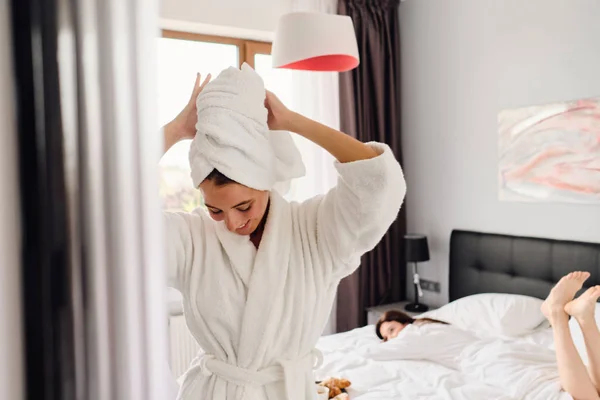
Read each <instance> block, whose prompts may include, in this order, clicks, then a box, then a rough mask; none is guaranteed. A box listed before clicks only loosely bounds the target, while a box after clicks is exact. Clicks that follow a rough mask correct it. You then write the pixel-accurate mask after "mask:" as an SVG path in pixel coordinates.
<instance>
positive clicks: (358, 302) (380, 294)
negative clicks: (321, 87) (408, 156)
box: [337, 0, 406, 332]
mask: <svg viewBox="0 0 600 400" xmlns="http://www.w3.org/2000/svg"><path fill="white" fill-rule="evenodd" d="M398 6H399V0H339V3H338V14H341V15H348V16H350V17H351V18H352V20H353V22H354V28H355V30H356V37H357V40H358V50H359V53H360V66H359V67H358V68H356V69H354V70H352V71H349V72H344V73H341V74H340V123H341V129H342V131H343V132H346V133H347V134H349V135H352V136H354V137H355V138H357V139H359V140H360V141H362V142H368V141H377V142H383V143H387V144H388V145H389V146H390V147H391V148H392V150H393V151H394V153H395V155H396V157H397V159H398V160H399V161H400V163H401V164H402V142H401V133H400V55H399V54H400V32H399V15H398V13H399V10H398ZM405 232H406V209H405V207H404V206H403V207H402V210H401V211H400V215H399V216H398V219H397V221H396V222H395V223H394V224H393V225H392V226H391V228H390V230H389V231H388V233H387V234H386V236H385V237H384V238H383V240H382V241H381V243H380V244H379V245H378V246H377V247H376V248H375V249H374V250H372V251H371V252H369V253H367V254H366V255H365V256H364V257H363V259H362V264H361V267H360V268H359V269H358V270H357V271H356V272H355V273H354V274H352V275H351V276H349V277H347V278H346V279H344V280H343V281H342V282H341V284H340V287H339V291H338V301H337V331H338V332H343V331H346V330H349V329H353V328H356V327H359V326H363V325H365V324H366V310H365V309H366V308H367V307H369V306H375V305H380V304H385V303H390V302H394V301H399V300H402V299H404V296H405V289H406V273H405V272H406V263H405V262H404V247H403V242H402V239H403V237H404V234H405Z"/></svg>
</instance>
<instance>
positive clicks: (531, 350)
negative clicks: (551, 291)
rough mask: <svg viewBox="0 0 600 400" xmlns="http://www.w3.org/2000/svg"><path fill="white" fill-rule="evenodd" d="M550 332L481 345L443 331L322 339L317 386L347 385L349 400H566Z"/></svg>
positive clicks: (363, 331) (434, 327)
mask: <svg viewBox="0 0 600 400" xmlns="http://www.w3.org/2000/svg"><path fill="white" fill-rule="evenodd" d="M551 339H552V332H551V330H550V329H546V330H543V331H538V332H536V333H535V334H533V335H529V336H525V337H522V338H520V339H511V340H509V339H493V338H485V339H482V338H479V337H477V336H475V335H472V334H470V333H468V332H466V331H463V330H461V329H458V328H455V327H453V326H448V325H440V324H427V325H423V326H420V327H418V326H409V327H407V328H405V329H404V330H403V331H402V332H401V334H400V335H399V336H398V338H396V339H393V340H390V341H389V342H387V343H381V342H380V341H379V339H378V338H377V337H376V336H375V332H374V327H373V326H368V327H364V328H360V329H356V330H354V331H351V332H347V333H343V334H338V335H332V336H326V337H323V338H321V340H320V341H319V343H318V345H317V346H318V348H319V349H320V350H321V351H322V352H323V354H324V364H323V366H322V367H321V368H320V369H319V370H318V371H317V378H318V379H322V378H324V377H326V376H336V377H346V378H348V379H349V380H350V381H351V382H352V387H351V390H350V392H349V394H350V398H351V399H352V400H369V399H373V400H374V399H379V400H385V399H407V400H408V399H417V398H427V399H440V400H442V399H443V400H463V399H464V400H467V399H469V400H471V399H473V400H478V399H486V400H488V399H489V400H520V399H524V400H566V399H572V398H571V396H569V395H568V394H567V393H565V392H562V391H561V388H560V383H559V379H558V370H557V367H556V360H555V355H554V352H553V350H552V349H551V348H550V346H549V344H551V343H552V340H551Z"/></svg>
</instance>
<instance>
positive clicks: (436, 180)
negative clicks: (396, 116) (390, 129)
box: [400, 0, 600, 304]
mask: <svg viewBox="0 0 600 400" xmlns="http://www.w3.org/2000/svg"><path fill="white" fill-rule="evenodd" d="M599 21H600V2H599V1H597V0H526V1H524V0H408V1H406V2H403V3H402V4H401V6H400V22H401V46H402V47H401V55H402V74H403V75H402V93H403V95H402V107H403V109H402V127H403V135H404V137H403V145H404V160H405V169H406V179H407V183H408V195H407V196H408V198H407V207H408V228H409V231H416V232H421V233H425V234H427V235H428V236H429V239H430V249H431V253H432V254H431V256H432V260H431V261H430V262H429V263H426V264H423V265H421V268H420V272H421V275H422V276H423V277H424V278H429V279H433V280H436V281H439V282H441V283H442V293H441V295H436V294H432V293H429V292H426V297H425V301H426V302H429V303H431V304H440V303H442V302H445V301H446V300H447V290H448V283H447V274H448V250H449V238H450V232H451V230H452V229H455V228H461V229H471V230H477V231H486V232H499V233H508V234H516V235H531V236H539V237H551V238H561V239H573V240H582V241H593V242H600V205H599V206H582V205H568V204H522V203H501V202H499V201H498V194H497V152H498V140H497V127H496V121H497V113H498V111H500V110H501V109H503V108H512V107H520V106H527V105H536V104H544V103H548V102H555V101H561V100H570V99H577V98H584V97H589V96H600V23H599ZM573 267H575V266H573ZM409 282H411V281H410V280H409ZM410 286H411V285H410V283H409V287H410ZM410 289H411V293H412V288H410Z"/></svg>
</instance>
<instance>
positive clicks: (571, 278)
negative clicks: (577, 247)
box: [542, 271, 590, 322]
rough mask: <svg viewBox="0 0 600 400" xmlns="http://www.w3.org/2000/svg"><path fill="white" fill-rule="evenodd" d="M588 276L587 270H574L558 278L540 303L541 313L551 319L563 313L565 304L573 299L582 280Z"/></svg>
mask: <svg viewBox="0 0 600 400" xmlns="http://www.w3.org/2000/svg"><path fill="white" fill-rule="evenodd" d="M589 277H590V273H589V272H581V271H576V272H571V273H570V274H568V275H566V276H563V277H562V278H560V281H558V283H557V284H556V286H554V287H553V288H552V290H551V291H550V294H549V295H548V297H547V298H546V300H545V301H544V303H543V304H542V313H544V315H545V316H546V318H548V320H551V319H552V318H553V317H555V316H557V315H561V314H562V315H564V314H565V306H566V305H567V303H568V302H570V301H571V300H573V297H575V294H576V293H577V291H578V290H579V289H581V287H582V286H583V282H585V280H586V279H587V278H589ZM550 322H552V321H550Z"/></svg>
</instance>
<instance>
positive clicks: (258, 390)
mask: <svg viewBox="0 0 600 400" xmlns="http://www.w3.org/2000/svg"><path fill="white" fill-rule="evenodd" d="M199 83H200V78H199V77H198V79H197V81H196V84H195V86H194V91H193V93H192V97H191V99H190V102H189V104H188V105H187V106H186V107H185V109H184V110H183V111H182V112H181V113H180V114H179V115H178V116H177V117H176V118H175V120H173V121H172V122H171V123H169V124H168V125H167V126H165V127H164V134H165V144H166V149H165V151H166V150H168V148H169V147H170V146H171V145H173V144H175V143H176V142H177V141H179V140H181V139H191V138H194V142H193V143H192V149H191V150H190V163H191V166H192V178H193V180H194V184H196V185H197V186H198V188H199V189H200V190H201V192H202V195H203V198H204V201H205V204H206V207H207V209H208V213H206V212H205V211H203V210H198V211H196V212H194V213H166V214H165V221H166V230H167V239H166V240H167V243H166V246H167V254H168V260H167V261H168V268H169V283H170V285H171V286H173V287H175V288H176V289H178V290H179V291H180V292H181V293H182V295H183V298H184V310H185V318H186V321H187V324H188V327H189V328H190V331H191V333H192V334H193V335H194V337H195V338H196V340H197V341H198V343H199V344H200V347H201V348H202V349H203V352H202V353H201V354H200V355H199V356H198V357H197V358H196V359H195V360H194V362H193V363H192V365H191V367H190V369H189V370H188V372H187V373H186V374H185V375H184V377H183V383H182V387H181V390H180V393H179V399H184V400H191V399H200V398H201V399H227V400H229V399H247V400H250V399H252V400H261V399H269V400H275V399H277V400H279V399H291V400H305V399H311V398H313V396H314V393H315V388H314V378H313V374H312V368H313V367H314V366H315V364H316V363H317V361H318V358H319V353H318V351H316V350H314V346H315V343H316V342H317V339H318V338H319V336H320V335H321V332H322V330H323V328H324V326H325V324H326V322H327V318H328V316H329V313H330V309H331V306H332V303H333V300H334V297H335V293H336V289H337V285H338V283H339V282H340V280H341V279H342V278H343V277H345V276H347V275H349V274H351V273H352V272H353V271H354V270H355V269H356V268H358V266H359V263H360V257H361V255H362V254H364V253H365V252H367V251H369V250H370V249H372V248H373V247H374V246H375V245H376V244H377V243H378V242H379V240H381V238H382V237H383V235H384V234H385V232H386V231H387V229H388V228H389V226H390V224H391V223H392V222H393V221H394V220H395V218H396V216H397V213H398V211H399V209H400V206H401V204H402V201H403V199H404V195H405V191H406V186H405V182H404V178H403V174H402V170H401V168H400V165H399V164H398V162H397V161H396V159H395V158H394V155H393V154H392V151H391V150H390V148H389V147H388V146H387V145H385V144H380V143H369V144H364V143H361V142H359V141H357V140H356V139H353V138H351V137H349V136H348V135H346V134H344V133H341V132H339V131H337V130H335V129H331V128H329V127H327V126H324V125H322V124H320V123H318V122H315V121H313V120H310V119H308V118H306V117H304V116H302V115H299V114H297V113H294V112H292V111H290V110H289V109H287V108H286V107H285V106H284V105H283V104H282V103H281V101H280V100H279V99H278V98H277V97H276V96H275V95H274V94H272V93H270V92H265V90H264V85H263V83H262V80H261V79H260V77H259V76H258V75H257V74H256V73H255V72H254V71H253V70H252V69H251V68H250V67H248V66H246V65H244V66H243V67H242V68H241V70H238V69H235V68H230V69H228V70H225V71H223V72H222V73H221V74H220V75H219V77H217V78H216V79H215V80H213V81H212V82H210V83H208V84H206V81H205V82H204V83H203V84H202V85H199ZM265 97H266V99H265ZM273 131H290V132H293V133H294V134H297V135H301V136H303V137H305V138H307V139H309V140H311V141H313V142H314V143H316V144H317V145H319V146H321V147H322V148H323V149H325V150H326V151H328V152H329V153H331V154H332V155H333V156H334V157H335V158H336V159H337V161H336V163H335V168H336V169H337V172H338V183H337V185H336V186H335V187H334V188H333V189H332V190H331V191H329V192H328V193H327V194H325V195H322V196H317V197H314V198H312V199H309V200H307V201H305V202H303V203H301V204H299V203H290V202H288V201H286V200H285V199H284V198H283V197H282V195H281V193H280V191H279V190H278V189H277V187H278V186H277V185H279V184H280V183H282V182H285V181H289V179H292V178H296V177H299V176H301V175H302V174H303V172H304V167H303V165H302V164H301V161H299V160H300V157H299V153H297V149H295V147H294V146H293V142H292V141H291V138H289V137H287V138H286V136H285V135H289V134H287V133H285V134H283V133H281V132H273ZM278 135H279V136H278Z"/></svg>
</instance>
